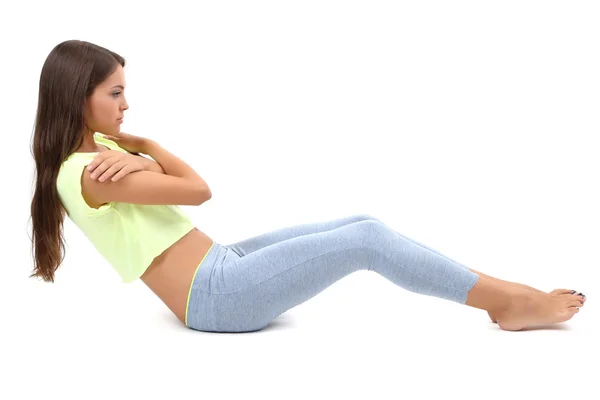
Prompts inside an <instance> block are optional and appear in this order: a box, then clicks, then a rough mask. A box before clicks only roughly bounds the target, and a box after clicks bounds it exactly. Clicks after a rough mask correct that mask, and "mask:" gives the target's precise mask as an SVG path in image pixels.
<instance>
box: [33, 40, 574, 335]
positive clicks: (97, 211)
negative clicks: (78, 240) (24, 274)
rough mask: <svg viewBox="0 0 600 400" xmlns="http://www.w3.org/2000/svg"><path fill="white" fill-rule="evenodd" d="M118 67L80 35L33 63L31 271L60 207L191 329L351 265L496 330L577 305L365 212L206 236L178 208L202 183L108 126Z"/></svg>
mask: <svg viewBox="0 0 600 400" xmlns="http://www.w3.org/2000/svg"><path fill="white" fill-rule="evenodd" d="M124 67H125V60H124V59H123V57H121V56H120V55H118V54H116V53H114V52H112V51H110V50H107V49H105V48H103V47H100V46H97V45H94V44H92V43H88V42H84V41H79V40H69V41H65V42H63V43H60V44H59V45H57V46H56V47H55V48H54V49H53V50H52V51H51V52H50V54H49V55H48V57H47V59H46V61H45V63H44V65H43V68H42V72H41V77H40V85H39V99H38V109H37V116H36V125H35V133H34V140H33V152H34V158H35V164H36V171H37V177H36V178H37V179H36V187H35V193H34V196H33V199H32V203H31V214H32V220H33V239H32V246H33V248H34V254H35V257H34V258H35V259H34V263H35V265H34V273H33V274H31V275H30V277H33V276H37V277H41V278H42V279H43V280H44V281H48V282H53V281H54V273H55V271H56V270H57V268H58V267H59V265H60V264H61V262H62V261H63V259H64V255H63V250H64V243H63V239H64V238H63V237H62V224H63V221H64V216H65V213H66V214H67V215H68V216H69V218H70V219H71V220H72V221H73V222H74V223H75V224H76V225H77V226H78V227H79V228H80V229H81V230H82V232H83V233H84V234H85V235H86V236H87V237H88V239H89V240H90V241H91V242H92V243H93V244H94V246H95V247H96V249H97V250H98V251H99V252H100V254H101V255H102V256H103V257H104V258H105V259H106V260H107V261H108V262H109V263H110V264H111V265H112V267H113V268H114V269H115V271H116V272H117V273H118V274H119V275H120V276H121V278H122V280H123V282H132V281H134V280H136V279H138V278H139V279H141V280H142V281H143V282H144V283H145V284H146V285H147V286H148V287H149V288H150V289H151V290H152V291H153V292H154V293H155V294H156V295H157V296H159V298H160V299H161V300H162V301H163V302H164V303H165V305H166V306H167V307H169V309H170V310H171V311H172V312H173V313H174V314H175V315H176V316H177V318H178V319H179V320H180V321H181V322H182V323H183V324H185V326H187V327H189V328H192V329H196V330H202V331H213V332H249V331H256V330H260V329H262V328H264V327H265V326H267V325H268V323H269V322H270V321H271V320H273V319H274V318H275V317H277V316H278V315H280V314H282V313H283V312H285V311H286V310H289V309H290V308H292V307H295V306H296V305H298V304H300V303H303V302H304V301H306V300H308V299H310V298H311V297H313V296H315V295H316V294H318V293H319V292H321V291H323V290H324V289H325V288H327V287H328V286H330V285H332V284H333V283H334V282H336V281H338V280H339V279H341V278H343V277H344V276H346V275H348V274H350V273H352V272H355V271H358V270H361V269H367V270H372V271H375V272H377V273H378V274H380V275H382V276H383V277H384V278H386V279H389V280H390V281H392V282H393V283H395V284H397V285H398V286H400V287H402V288H404V289H407V290H410V291H412V292H415V293H419V294H424V295H429V296H436V297H439V298H444V299H447V300H451V301H455V302H457V303H460V304H466V305H468V306H471V307H475V308H479V309H482V310H486V311H487V312H488V314H489V316H490V318H491V319H492V321H494V322H497V323H498V325H499V326H500V328H502V329H505V330H521V329H523V328H526V327H528V326H533V325H541V324H551V323H557V322H564V321H567V320H569V319H570V318H572V317H573V315H574V314H575V313H577V312H579V307H581V306H582V305H583V303H584V302H585V296H584V295H583V294H581V293H576V291H574V290H569V289H556V290H553V291H552V292H550V293H546V292H542V291H539V290H537V289H534V288H531V287H529V286H526V285H522V284H518V283H514V282H508V281H504V280H500V279H496V278H493V277H490V276H488V275H485V274H483V273H481V272H478V271H475V270H473V269H471V268H468V267H466V266H464V265H462V264H459V263H458V262H456V261H454V260H451V259H450V258H448V257H446V256H444V255H442V254H440V253H438V252H436V251H434V250H432V249H430V248H428V247H426V246H424V245H422V244H420V243H417V242H416V241H414V240H411V239H409V238H407V237H405V236H403V235H401V234H400V233H398V232H396V231H394V230H392V229H391V228H390V227H388V226H387V225H385V224H384V223H383V222H381V221H379V220H378V219H376V218H375V217H372V216H369V215H355V216H350V217H347V218H342V219H337V220H332V221H327V222H321V223H312V224H303V225H297V226H291V227H285V228H282V229H279V230H276V231H273V232H268V233H265V234H263V235H259V236H256V237H252V238H248V239H246V240H243V241H241V242H238V243H234V244H231V245H226V246H225V245H221V244H219V243H215V242H214V241H213V240H212V239H211V238H210V237H208V236H207V235H206V234H204V233H203V232H201V231H200V230H199V229H197V228H196V227H195V226H194V224H193V223H192V222H191V221H190V219H189V218H188V217H187V215H186V214H185V213H184V212H183V211H182V210H181V209H180V208H179V207H178V205H200V204H202V203H204V202H205V201H207V200H209V199H210V198H211V191H210V189H209V187H208V185H207V183H206V182H205V181H204V180H203V179H202V178H201V177H200V176H199V175H198V174H197V173H196V172H195V171H194V170H193V169H192V168H191V167H190V166H189V165H187V164H186V163H185V162H183V161H182V160H181V159H179V158H178V157H176V156H175V155H173V154H172V153H170V152H168V151H167V150H166V149H164V148H163V147H161V146H160V145H159V144H158V143H157V142H156V141H154V140H150V139H147V138H144V137H140V136H135V135H130V134H126V133H123V132H120V129H119V128H120V124H121V122H122V119H123V117H124V111H125V110H127V108H128V104H127V101H126V100H125V95H124V90H125V87H126V84H125V77H124V70H123V68H124ZM98 132H101V133H103V134H104V135H100V134H97V133H98ZM140 153H142V154H146V155H149V156H150V157H151V158H152V159H150V158H146V157H143V156H140Z"/></svg>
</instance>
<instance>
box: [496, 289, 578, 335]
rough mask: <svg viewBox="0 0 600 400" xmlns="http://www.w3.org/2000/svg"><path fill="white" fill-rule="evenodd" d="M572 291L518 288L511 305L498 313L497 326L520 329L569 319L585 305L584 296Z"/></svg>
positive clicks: (514, 329)
mask: <svg viewBox="0 0 600 400" xmlns="http://www.w3.org/2000/svg"><path fill="white" fill-rule="evenodd" d="M559 290H561V289H559ZM562 290H564V289H562ZM570 293H571V292H568V293H554V294H552V293H544V292H538V291H533V290H528V289H524V288H517V287H515V288H514V292H513V294H512V296H511V304H510V305H509V306H508V307H507V308H506V309H504V310H501V311H498V312H497V314H496V320H497V322H498V326H499V327H500V328H501V329H504V330H507V331H519V330H521V329H523V328H526V327H529V326H535V325H543V324H553V323H558V322H565V321H568V320H570V319H571V318H573V315H575V314H576V313H578V312H579V307H581V305H582V304H583V303H582V301H581V300H582V299H581V296H578V295H576V294H570Z"/></svg>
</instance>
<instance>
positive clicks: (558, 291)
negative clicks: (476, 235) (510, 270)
mask: <svg viewBox="0 0 600 400" xmlns="http://www.w3.org/2000/svg"><path fill="white" fill-rule="evenodd" d="M494 279H496V278H494ZM504 282H508V281H504ZM508 283H510V284H512V285H516V286H515V287H516V288H518V287H520V288H524V289H527V290H532V291H534V292H538V293H546V292H542V291H541V290H537V289H535V288H532V287H530V286H526V285H522V284H520V283H516V282H508ZM571 292H572V290H570V289H554V290H553V291H551V292H549V293H547V294H551V295H559V294H571ZM575 295H577V292H575ZM577 297H579V299H580V301H581V305H580V306H579V307H583V305H584V304H585V301H586V299H587V298H586V297H581V296H577ZM488 315H489V316H490V319H491V320H492V322H493V323H497V322H498V321H497V318H496V315H495V314H494V313H492V312H490V311H488Z"/></svg>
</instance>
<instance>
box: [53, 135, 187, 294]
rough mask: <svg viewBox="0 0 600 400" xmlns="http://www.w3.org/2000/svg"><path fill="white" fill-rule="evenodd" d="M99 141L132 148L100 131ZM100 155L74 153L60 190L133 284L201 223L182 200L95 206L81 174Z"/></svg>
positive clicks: (79, 222)
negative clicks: (180, 203) (179, 203)
mask: <svg viewBox="0 0 600 400" xmlns="http://www.w3.org/2000/svg"><path fill="white" fill-rule="evenodd" d="M94 140H95V141H96V143H98V144H100V145H104V146H106V147H108V148H109V149H110V150H116V151H121V152H123V153H128V151H126V150H125V149H123V148H121V147H120V146H119V145H118V144H117V143H116V142H114V141H112V140H109V139H106V138H104V137H102V136H100V135H99V134H94ZM98 154H99V152H93V153H72V154H71V155H70V156H68V157H67V159H66V160H65V161H63V163H62V165H61V167H60V171H59V174H58V178H57V182H56V185H57V189H58V194H59V197H60V201H61V203H62V205H63V207H64V208H65V210H66V211H67V215H68V217H69V219H70V220H71V221H73V223H74V224H75V225H76V226H77V227H78V228H79V229H80V230H81V231H82V232H83V233H84V235H85V236H86V237H87V238H88V239H89V240H90V242H91V243H92V244H93V245H94V247H95V248H96V250H97V251H98V252H99V253H100V254H101V255H102V256H103V257H104V259H105V260H106V261H108V262H109V263H110V264H111V265H112V267H113V269H114V270H115V271H116V272H117V273H118V274H119V275H120V277H121V279H122V281H123V282H124V283H130V282H133V281H135V280H136V279H137V278H139V277H140V276H141V275H143V273H144V272H145V271H146V269H147V268H148V267H149V266H150V264H151V263H152V260H153V259H154V258H155V257H157V256H158V255H160V254H161V253H162V252H163V251H164V250H166V249H167V248H169V247H170V246H171V245H172V244H174V243H175V242H177V241H178V240H179V239H180V238H181V237H183V236H184V235H185V234H186V233H188V232H189V231H191V230H192V229H194V228H195V225H194V223H193V222H192V221H191V220H190V218H189V217H188V216H187V214H186V213H185V212H184V211H183V210H181V209H180V208H179V207H178V206H177V205H148V204H133V203H121V202H109V203H106V204H103V205H101V206H100V207H99V208H97V209H96V208H93V207H90V206H89V205H88V204H87V203H86V202H85V200H84V198H83V195H82V189H81V179H82V173H83V172H84V170H85V168H86V167H87V165H88V164H89V163H90V162H91V161H92V160H93V159H94V157H95V156H96V155H98ZM86 172H87V171H86ZM105 183H107V181H105Z"/></svg>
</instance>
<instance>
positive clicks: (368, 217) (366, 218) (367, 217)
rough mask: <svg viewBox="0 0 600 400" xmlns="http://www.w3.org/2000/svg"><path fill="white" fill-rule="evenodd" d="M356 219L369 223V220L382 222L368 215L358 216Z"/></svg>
mask: <svg viewBox="0 0 600 400" xmlns="http://www.w3.org/2000/svg"><path fill="white" fill-rule="evenodd" d="M356 218H357V219H358V220H359V221H368V220H371V221H378V222H381V221H380V220H379V219H378V218H376V217H374V216H372V215H371V214H366V213H362V214H358V215H357V216H356Z"/></svg>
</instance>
